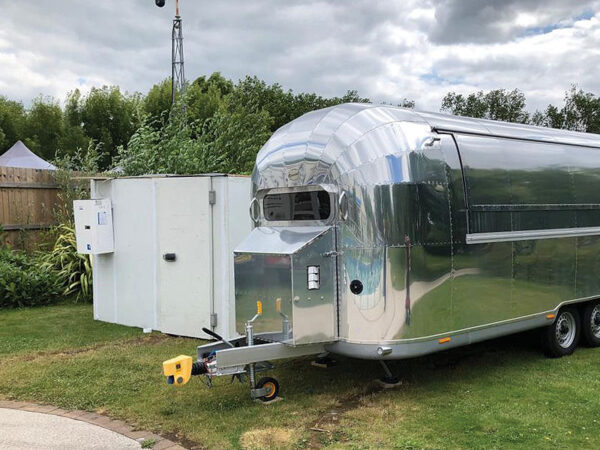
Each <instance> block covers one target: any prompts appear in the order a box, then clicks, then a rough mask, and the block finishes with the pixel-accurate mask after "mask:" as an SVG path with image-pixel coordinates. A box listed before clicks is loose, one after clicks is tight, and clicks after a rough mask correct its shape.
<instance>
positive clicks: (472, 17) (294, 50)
mask: <svg viewBox="0 0 600 450" xmlns="http://www.w3.org/2000/svg"><path fill="white" fill-rule="evenodd" d="M166 3H167V4H166V6H165V7H164V8H162V9H159V8H157V7H156V6H155V5H154V0H120V1H119V0H101V1H99V0H96V1H93V0H86V1H82V0H0V95H4V96H6V97H9V98H11V99H17V100H22V101H23V102H25V103H26V104H27V103H29V101H30V99H31V98H33V97H35V96H37V95H39V94H44V95H51V96H54V97H57V98H59V99H62V98H64V95H65V93H66V92H68V91H70V90H72V89H74V88H76V87H78V88H80V89H81V90H84V91H85V90H88V89H89V88H90V87H92V86H101V85H104V84H111V85H112V84H117V85H119V86H121V87H122V88H123V89H125V90H128V91H130V92H132V91H141V92H145V91H147V89H148V88H149V87H150V86H152V85H153V84H154V83H156V82H157V81H159V80H161V79H163V78H165V77H167V76H169V75H170V58H171V53H170V52H171V42H170V36H171V20H172V16H173V13H174V0H166ZM181 9H182V16H183V31H184V49H185V64H186V76H187V78H188V79H190V80H193V79H194V78H196V77H198V76H200V75H203V74H209V73H212V72H214V71H220V72H221V73H222V74H223V75H225V76H227V77H229V78H232V79H234V80H237V79H239V78H241V77H243V76H245V75H246V74H249V75H257V76H258V77H260V78H262V79H264V80H266V81H267V82H269V83H272V82H278V83H280V84H281V85H283V86H284V87H285V88H290V89H293V90H294V91H311V92H317V93H319V94H322V95H326V96H333V95H342V94H343V93H344V92H345V91H346V90H348V89H357V90H358V91H359V92H360V94H361V95H364V96H368V97H370V98H371V99H373V100H374V101H387V102H395V101H400V100H401V99H402V98H405V97H406V98H409V99H413V100H415V101H416V102H417V107H419V108H420V109H428V110H438V109H439V106H440V100H441V98H442V97H443V96H444V94H445V93H446V92H448V91H451V90H453V91H457V92H463V93H468V92H472V91H474V90H479V89H483V90H488V89H494V88H500V87H502V88H507V89H513V88H519V89H521V90H522V91H524V92H525V94H526V96H527V99H528V109H530V110H534V109H536V108H543V107H545V106H546V105H547V104H548V103H555V104H559V103H561V101H562V98H563V95H564V91H565V90H566V89H568V88H569V86H570V85H571V84H573V83H576V84H578V85H579V86H580V87H581V88H583V89H584V90H586V91H591V92H594V93H596V94H600V76H598V75H597V67H599V66H600V1H576V0H572V1H565V0H421V1H413V0H363V1H358V0H336V1H334V0H330V1H325V0H304V1H296V0H285V1H283V0H218V1H216V0H212V1H206V0H181Z"/></svg>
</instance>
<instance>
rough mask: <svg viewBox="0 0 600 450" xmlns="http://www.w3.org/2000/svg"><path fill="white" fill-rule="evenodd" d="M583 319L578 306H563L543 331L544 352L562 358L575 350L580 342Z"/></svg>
mask: <svg viewBox="0 0 600 450" xmlns="http://www.w3.org/2000/svg"><path fill="white" fill-rule="evenodd" d="M580 330H581V319H580V316H579V312H578V311H577V308H574V307H572V306H569V307H566V308H562V309H561V310H560V311H559V312H558V314H557V316H556V320H555V321H554V323H553V324H552V325H549V326H547V327H546V328H545V329H544V331H543V335H542V337H543V344H544V353H545V354H546V356H548V357H550V358H560V357H561V356H566V355H570V354H571V353H573V352H574V351H575V347H577V343H578V342H579V335H580Z"/></svg>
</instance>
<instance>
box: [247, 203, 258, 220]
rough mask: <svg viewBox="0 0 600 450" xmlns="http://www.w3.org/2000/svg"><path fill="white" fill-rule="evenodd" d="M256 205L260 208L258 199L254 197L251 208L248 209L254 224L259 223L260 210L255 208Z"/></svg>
mask: <svg viewBox="0 0 600 450" xmlns="http://www.w3.org/2000/svg"><path fill="white" fill-rule="evenodd" d="M255 203H256V206H258V200H256V197H254V198H253V199H252V201H250V206H249V207H248V210H249V212H250V220H252V222H253V223H255V224H256V223H258V208H255V207H254V204H255Z"/></svg>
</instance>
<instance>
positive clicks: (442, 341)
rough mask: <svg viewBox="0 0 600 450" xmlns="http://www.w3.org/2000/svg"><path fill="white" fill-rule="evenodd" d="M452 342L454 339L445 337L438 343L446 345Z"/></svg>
mask: <svg viewBox="0 0 600 450" xmlns="http://www.w3.org/2000/svg"><path fill="white" fill-rule="evenodd" d="M451 340H452V338H450V337H445V338H441V339H440V340H439V341H438V342H439V343H440V344H445V343H446V342H450V341H451Z"/></svg>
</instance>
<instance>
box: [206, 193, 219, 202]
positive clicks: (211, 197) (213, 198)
mask: <svg viewBox="0 0 600 450" xmlns="http://www.w3.org/2000/svg"><path fill="white" fill-rule="evenodd" d="M215 203H217V192H216V191H208V204H209V205H214V204H215Z"/></svg>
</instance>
